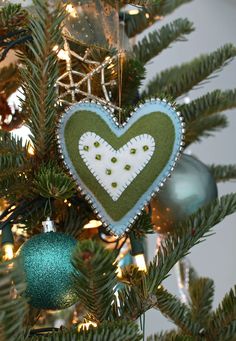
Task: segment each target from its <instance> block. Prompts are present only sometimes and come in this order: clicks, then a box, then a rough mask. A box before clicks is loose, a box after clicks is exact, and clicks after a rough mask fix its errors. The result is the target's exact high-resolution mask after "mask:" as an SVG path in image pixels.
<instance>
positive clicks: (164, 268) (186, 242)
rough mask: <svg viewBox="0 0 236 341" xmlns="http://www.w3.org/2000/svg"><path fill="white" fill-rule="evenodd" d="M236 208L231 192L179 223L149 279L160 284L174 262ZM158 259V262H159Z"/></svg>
mask: <svg viewBox="0 0 236 341" xmlns="http://www.w3.org/2000/svg"><path fill="white" fill-rule="evenodd" d="M235 211H236V194H228V195H225V196H222V197H221V198H219V199H217V200H215V201H214V202H213V203H211V204H209V205H207V206H205V207H204V208H201V209H199V210H198V211H197V212H196V213H195V214H192V215H191V216H190V217H189V218H188V219H187V220H185V221H183V222H179V223H177V224H176V226H175V231H176V232H174V233H173V234H172V235H170V236H169V237H168V238H167V239H166V240H164V241H163V242H162V244H161V247H160V248H159V250H158V253H157V256H156V258H155V259H154V261H153V262H151V264H150V266H149V278H150V282H152V283H153V287H157V286H158V285H160V284H161V282H162V281H163V280H164V279H165V278H166V277H167V275H168V273H169V271H170V270H171V269H172V267H173V266H174V264H175V263H176V262H177V261H178V260H180V259H181V258H183V257H184V256H186V255H187V254H188V253H189V250H190V249H191V248H192V247H193V246H194V245H197V244H199V243H200V242H201V241H202V238H204V237H207V236H208V235H209V232H210V230H211V229H212V228H213V227H214V226H215V225H216V224H218V223H219V222H221V221H222V220H223V219H224V218H225V217H226V216H228V215H230V214H233V213H234V212H235ZM157 260H158V264H157Z"/></svg>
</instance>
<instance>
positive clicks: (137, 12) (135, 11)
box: [128, 9, 139, 15]
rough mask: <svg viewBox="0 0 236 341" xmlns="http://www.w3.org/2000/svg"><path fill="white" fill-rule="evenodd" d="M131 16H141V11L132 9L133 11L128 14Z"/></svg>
mask: <svg viewBox="0 0 236 341" xmlns="http://www.w3.org/2000/svg"><path fill="white" fill-rule="evenodd" d="M128 13H129V14H130V15H137V14H139V10H138V9H131V10H129V12H128Z"/></svg>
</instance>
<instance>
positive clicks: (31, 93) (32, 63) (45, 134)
mask: <svg viewBox="0 0 236 341" xmlns="http://www.w3.org/2000/svg"><path fill="white" fill-rule="evenodd" d="M35 11H36V17H34V18H32V19H31V21H30V24H29V28H30V30H31V33H32V42H31V43H29V45H28V49H29V55H28V56H27V57H25V56H23V55H22V56H21V60H22V63H23V64H24V65H23V67H22V69H21V75H22V82H23V90H24V93H25V100H24V101H23V108H24V111H25V112H26V113H27V116H28V120H27V124H28V126H29V128H30V131H31V140H32V142H33V145H34V149H35V152H36V157H37V158H39V159H41V160H44V161H45V160H46V159H48V158H50V151H51V149H52V147H53V145H54V143H55V141H54V132H55V121H56V115H57V94H56V91H55V83H56V80H57V77H58V67H57V57H56V54H55V53H54V52H53V47H54V46H55V45H58V46H61V43H62V37H61V30H60V25H61V23H62V20H63V18H64V14H63V11H62V10H60V9H58V8H57V9H56V10H55V11H51V10H50V9H49V4H48V2H47V1H46V0H45V1H41V0H35Z"/></svg>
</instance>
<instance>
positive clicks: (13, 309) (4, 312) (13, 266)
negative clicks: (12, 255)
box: [0, 259, 27, 341]
mask: <svg viewBox="0 0 236 341" xmlns="http://www.w3.org/2000/svg"><path fill="white" fill-rule="evenodd" d="M22 273H23V272H22V268H21V266H20V263H19V260H18V259H14V260H11V261H9V262H4V263H2V264H0V340H1V341H20V340H22V339H21V337H22V329H23V321H24V317H25V314H26V312H27V306H26V301H25V299H24V298H23V297H22V293H23V292H24V290H25V283H24V277H23V275H22Z"/></svg>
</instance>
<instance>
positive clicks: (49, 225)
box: [42, 217, 56, 233]
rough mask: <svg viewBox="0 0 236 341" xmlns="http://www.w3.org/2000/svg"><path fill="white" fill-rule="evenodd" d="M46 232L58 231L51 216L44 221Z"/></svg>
mask: <svg viewBox="0 0 236 341" xmlns="http://www.w3.org/2000/svg"><path fill="white" fill-rule="evenodd" d="M42 225H43V231H44V233H47V232H56V228H55V224H54V221H53V220H51V218H50V217H47V219H46V220H45V221H43V222H42Z"/></svg>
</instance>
